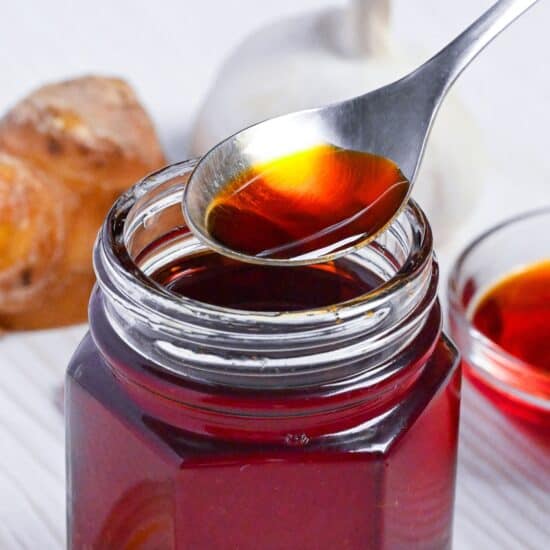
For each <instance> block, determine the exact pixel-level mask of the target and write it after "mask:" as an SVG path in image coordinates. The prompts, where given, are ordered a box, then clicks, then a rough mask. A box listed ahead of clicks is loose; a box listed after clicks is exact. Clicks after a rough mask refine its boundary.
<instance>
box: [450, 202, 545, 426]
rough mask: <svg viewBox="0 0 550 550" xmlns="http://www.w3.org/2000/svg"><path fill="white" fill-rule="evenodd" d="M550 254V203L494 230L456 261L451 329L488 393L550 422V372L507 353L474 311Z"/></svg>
mask: <svg viewBox="0 0 550 550" xmlns="http://www.w3.org/2000/svg"><path fill="white" fill-rule="evenodd" d="M549 259H550V207H546V208H543V209H540V210H536V211H532V212H528V213H526V214H523V215H520V216H518V217H515V218H512V219H510V220H508V221H505V222H504V223H501V224H500V225H497V226H496V227H493V228H492V229H489V230H488V231H486V232H485V233H483V234H482V235H481V236H479V237H478V238H477V239H476V240H474V242H472V243H471V244H470V245H469V246H468V247H467V248H466V249H465V250H464V252H462V254H461V255H460V256H459V258H458V260H457V261H456V263H455V265H454V267H453V269H452V271H451V277H450V279H449V289H448V299H449V321H450V329H451V334H452V335H453V337H454V340H455V343H456V344H457V346H458V348H459V349H460V351H461V353H462V359H463V367H464V373H465V375H466V376H467V378H468V379H469V380H470V381H471V382H472V383H473V384H474V386H475V387H477V389H478V390H480V391H481V392H482V393H483V394H484V395H485V396H487V397H488V398H490V399H491V400H492V401H493V402H494V403H496V404H497V405H498V406H499V408H501V409H502V410H504V411H505V412H507V413H509V414H513V415H514V416H515V417H519V418H522V419H524V420H527V421H530V422H533V421H534V422H536V423H537V424H540V423H542V424H545V425H546V424H550V371H546V372H545V371H544V369H541V368H540V367H535V366H533V365H530V364H528V363H526V362H525V361H522V360H521V359H519V358H517V357H514V356H513V355H510V354H509V353H507V352H506V351H505V350H504V349H503V348H501V347H500V346H499V345H497V344H496V343H494V342H493V341H491V340H490V339H488V338H487V337H486V336H484V335H483V334H482V333H481V332H479V331H478V330H477V329H476V328H475V327H474V326H473V324H472V315H473V313H474V311H475V308H476V306H477V304H478V303H479V299H480V298H481V297H482V296H483V295H484V294H485V292H486V291H487V290H489V289H490V288H491V287H492V286H493V285H494V284H495V283H497V282H498V281H499V280H501V279H502V278H503V277H505V276H506V275H509V274H510V273H512V272H514V271H518V270H520V269H521V268H523V267H526V266H528V265H530V264H534V263H537V262H541V261H544V260H549Z"/></svg>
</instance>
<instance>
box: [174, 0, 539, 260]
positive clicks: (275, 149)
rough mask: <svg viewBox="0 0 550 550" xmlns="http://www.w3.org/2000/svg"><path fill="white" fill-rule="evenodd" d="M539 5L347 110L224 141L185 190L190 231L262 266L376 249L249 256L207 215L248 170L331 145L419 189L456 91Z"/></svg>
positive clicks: (511, 13) (490, 22)
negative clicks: (476, 63)
mask: <svg viewBox="0 0 550 550" xmlns="http://www.w3.org/2000/svg"><path fill="white" fill-rule="evenodd" d="M537 1H538V0H500V1H498V2H496V3H495V4H494V5H493V6H492V7H491V8H490V9H489V10H488V11H486V12H485V13H484V14H483V15H482V16H481V17H480V18H479V19H478V20H477V21H475V22H474V23H473V24H472V25H471V26H470V27H468V28H467V29H466V30H465V31H464V32H463V33H462V34H461V35H459V36H458V37H457V38H455V40H453V41H452V42H451V43H450V44H449V45H448V46H446V47H445V48H444V49H443V50H441V51H440V52H439V53H438V54H436V55H435V56H434V57H432V58H431V59H430V60H429V61H427V62H426V63H424V65H422V66H421V67H419V68H418V69H416V70H415V71H414V72H412V73H410V74H409V75H407V76H405V77H404V78H402V79H400V80H398V81H397V82H394V83H392V84H389V85H387V86H384V87H383V88H379V89H377V90H374V91H373V92H369V93H367V94H365V95H361V96H359V97H355V98H353V99H350V100H346V101H342V102H340V103H335V104H332V105H328V106H326V107H320V108H317V109H310V110H305V111H298V112H295V113H291V114H288V115H284V116H280V117H276V118H273V119H270V120H267V121H265V122H261V123H259V124H255V125H254V126H251V127H249V128H246V129H245V130H242V131H240V132H238V133H237V134H235V135H233V136H231V137H229V138H227V139H226V140H224V141H222V142H221V143H219V144H218V145H216V146H215V147H214V148H213V149H211V150H210V151H209V152H208V153H207V154H206V155H205V156H204V157H203V158H202V159H201V160H200V162H199V163H198V165H197V167H196V168H195V170H194V172H193V173H192V175H191V178H190V180H189V182H188V184H187V186H186V188H185V193H184V198H183V209H184V214H185V217H186V220H187V224H188V225H189V227H190V229H191V230H192V231H193V232H194V233H195V235H197V237H198V238H199V239H200V240H201V241H202V242H204V243H205V244H207V245H208V246H209V247H210V248H212V249H214V250H215V251H217V252H219V253H221V254H224V255H226V256H229V257H232V258H235V259H238V260H241V261H245V262H250V263H260V264H278V265H291V264H292V265H297V264H310V263H316V262H323V261H328V260H331V259H334V258H336V257H338V256H341V255H343V254H347V253H349V252H350V251H351V250H353V249H355V248H358V247H359V246H363V245H365V244H366V243H367V242H370V241H371V240H373V239H374V238H376V236H377V234H379V233H380V231H379V232H378V233H376V234H365V235H361V236H360V237H359V238H358V239H355V240H353V242H352V244H351V245H350V246H349V247H347V248H346V247H344V248H339V249H338V250H337V251H335V250H331V249H330V248H329V249H323V250H321V251H318V250H315V251H312V252H310V253H307V254H303V255H300V256H297V257H292V258H271V257H265V256H249V255H246V254H242V253H240V252H239V251H236V250H232V249H230V248H228V247H226V246H224V245H223V244H222V243H220V242H217V241H216V240H214V239H213V238H212V236H211V235H210V234H209V232H208V230H207V227H206V215H207V210H208V207H209V205H210V203H211V201H212V200H213V198H214V197H215V196H216V195H217V194H218V192H219V191H220V190H221V189H222V188H223V187H224V186H225V185H226V184H227V183H228V182H229V181H231V180H232V179H233V178H234V177H235V176H237V175H239V174H241V173H242V172H243V171H245V170H246V169H247V168H249V167H251V166H253V165H256V164H258V163H261V162H266V161H269V160H273V159H276V158H280V157H282V156H285V155H288V154H291V153H293V152H298V151H303V150H305V149H308V148H310V147H313V146H315V145H319V144H324V143H328V144H332V145H336V146H337V147H341V148H344V149H352V150H356V151H361V152H368V153H372V154H375V155H379V156H382V157H386V158H388V159H391V160H392V161H393V162H395V163H396V164H397V165H398V166H399V167H400V169H401V171H402V173H403V174H404V175H405V177H406V178H407V179H408V180H409V182H410V184H411V188H412V184H413V183H414V181H415V177H416V174H417V172H418V168H419V165H420V161H421V159H422V155H423V152H424V148H425V145H426V141H427V139H428V135H429V132H430V128H431V126H432V123H433V121H434V118H435V115H436V113H437V111H438V108H439V106H440V105H441V103H442V101H443V99H444V97H445V95H446V93H447V91H448V90H449V88H450V87H451V85H452V84H453V83H454V82H455V80H456V79H457V78H458V76H459V75H460V74H461V73H462V71H463V70H464V69H465V68H466V67H467V66H468V65H469V64H470V62H471V61H472V60H473V59H474V58H475V57H476V56H477V54H478V53H479V52H480V51H481V50H483V48H485V46H487V44H489V42H491V41H492V40H493V39H494V38H495V37H496V36H497V35H498V34H499V33H500V32H501V31H502V30H504V29H505V28H506V27H507V26H508V25H510V23H512V22H513V21H514V20H515V19H516V18H517V17H519V16H520V15H521V14H522V13H524V12H525V11H526V10H527V9H528V8H530V7H531V6H532V5H534V4H535V3H536V2H537ZM409 193H410V190H409ZM407 198H408V197H407ZM405 202H406V200H405V201H404V202H403V204H402V205H401V206H404V204H405ZM400 210H401V209H400V208H399V209H397V210H396V212H395V215H394V216H393V218H394V217H395V216H397V215H398V214H399V212H400ZM393 218H392V219H393ZM392 219H389V220H388V224H386V225H385V226H384V227H383V228H382V229H381V231H382V230H383V229H385V228H386V227H387V226H388V225H389V223H390V222H391V221H392Z"/></svg>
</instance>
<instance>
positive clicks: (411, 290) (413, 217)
mask: <svg viewBox="0 0 550 550" xmlns="http://www.w3.org/2000/svg"><path fill="white" fill-rule="evenodd" d="M197 162H198V161H197V160H190V161H184V162H180V163H177V164H174V165H171V166H168V167H166V168H164V169H162V170H159V171H158V172H155V173H153V174H151V175H150V176H147V177H146V178H144V179H143V180H141V181H140V182H138V183H137V184H136V185H135V186H134V187H132V188H131V189H130V190H128V191H127V192H126V193H124V194H123V195H122V196H121V197H120V198H119V199H118V200H117V201H116V203H115V204H114V206H113V208H112V209H111V211H110V213H109V214H108V217H107V219H106V221H105V223H104V225H103V228H102V230H101V232H100V234H99V237H98V241H97V243H96V247H95V250H94V265H95V269H96V274H97V278H98V284H99V287H100V288H101V290H102V294H103V295H104V301H105V308H106V310H107V314H108V318H109V322H110V323H111V324H112V325H113V326H114V327H115V329H116V331H117V333H118V334H119V336H121V338H122V339H123V340H125V341H126V343H128V344H129V345H132V347H133V348H134V349H136V348H140V352H142V353H144V354H146V355H148V356H151V355H155V356H158V355H159V354H160V355H162V356H163V359H164V362H165V363H166V361H167V360H168V359H170V360H169V361H168V362H170V363H171V364H172V367H173V368H172V370H174V369H175V370H178V367H177V366H176V365H177V364H179V365H182V364H183V363H185V364H186V365H187V364H192V363H193V364H197V363H200V364H201V365H202V367H204V368H206V365H207V364H208V365H209V368H210V369H214V370H215V371H216V372H217V373H218V374H219V373H220V372H221V371H222V370H224V369H225V370H232V369H231V367H230V363H231V362H233V364H234V365H235V366H236V368H237V370H240V371H243V370H244V371H247V372H248V373H250V374H252V373H255V374H254V376H259V377H260V378H263V377H265V375H266V373H271V374H273V375H275V374H277V372H282V373H283V375H284V376H286V374H287V373H288V372H289V371H290V370H292V369H293V372H294V373H295V374H296V373H298V374H299V373H302V374H305V373H306V371H307V372H308V373H309V375H311V374H312V373H313V371H314V370H316V369H317V368H319V369H320V370H322V371H326V370H330V369H331V365H333V364H334V363H338V362H341V361H343V360H344V359H346V360H347V361H348V362H353V361H354V360H355V359H357V358H358V357H359V355H363V354H364V352H365V350H366V348H369V349H368V351H369V352H370V353H371V355H373V356H374V355H378V356H381V355H383V353H382V352H383V349H384V347H385V348H386V351H387V353H386V356H387V354H388V353H391V352H392V350H394V351H395V352H397V350H398V349H402V348H403V347H404V346H405V344H406V343H407V342H409V341H410V339H411V338H413V337H414V335H415V334H417V333H418V331H419V330H420V328H421V326H422V325H423V322H424V321H425V319H426V317H427V315H428V314H429V312H430V311H431V308H432V306H433V303H434V301H435V300H436V295H437V268H434V265H435V264H434V260H433V253H432V234H431V229H430V227H429V224H428V222H427V220H426V218H425V215H424V213H423V212H422V210H421V209H420V208H419V207H418V205H417V204H416V203H415V202H414V201H412V200H411V201H409V203H408V205H407V206H406V208H405V209H404V210H403V212H402V213H401V215H400V216H399V217H398V218H397V219H396V221H395V222H394V223H393V224H392V225H391V227H390V228H389V229H388V230H387V231H386V232H384V233H383V234H382V235H380V236H379V237H378V238H377V239H376V240H375V241H374V242H373V243H371V244H370V245H368V246H366V247H364V248H363V249H360V250H358V251H355V252H352V253H351V254H350V257H351V258H353V259H354V261H356V262H357V263H358V265H361V266H363V267H365V268H369V269H375V268H376V269H377V270H378V274H379V275H380V276H381V277H382V279H383V282H382V284H381V285H380V286H378V287H376V288H374V289H373V290H371V291H369V292H366V293H364V294H362V295H360V296H357V297H355V298H353V299H351V300H348V301H345V302H340V303H336V304H332V305H330V306H325V307H317V308H313V309H304V310H298V311H247V310H241V309H232V308H228V307H223V306H217V305H212V304H208V303H204V302H199V301H197V300H194V299H191V298H188V297H185V296H181V295H178V294H175V293H172V292H170V291H169V290H167V289H166V288H164V287H162V286H161V285H159V284H158V283H156V282H155V281H153V279H151V278H150V277H149V276H148V275H147V274H146V272H145V271H144V269H142V267H143V266H140V265H138V257H139V256H140V254H141V253H142V252H143V250H145V249H146V248H147V245H149V244H150V240H151V235H150V234H149V233H151V231H152V234H154V235H156V233H155V229H154V228H155V225H156V224H157V222H159V221H161V222H162V223H164V222H166V220H169V224H172V225H173V226H179V227H181V226H182V224H184V223H185V222H184V220H183V214H182V211H181V198H182V196H183V189H184V186H185V183H186V181H187V179H188V178H189V175H190V173H191V172H192V170H193V168H194V167H195V166H196V164H197ZM162 223H159V225H162ZM151 228H153V229H151ZM196 246H200V243H199V242H198V241H196ZM164 253H165V256H167V257H168V256H170V254H175V253H177V246H176V247H170V246H167V247H166V248H165V250H164ZM145 331H149V332H150V331H153V332H154V333H155V334H156V338H155V339H154V341H153V342H148V345H147V346H145V347H146V348H147V347H148V348H149V349H144V346H143V345H141V344H140V345H139V346H138V345H137V343H136V342H137V340H143V339H145V340H151V339H150V338H145ZM131 332H133V333H134V334H130V333H131ZM139 332H141V334H137V333H139ZM281 347H285V350H284V351H282V350H281V349H280V348H281ZM153 348H154V349H153ZM336 348H338V349H336ZM327 354H328V355H327ZM157 360H160V359H159V357H157ZM327 361H329V363H330V364H326V363H327ZM379 362H380V361H378V362H377V364H379ZM268 363H269V364H268ZM320 363H323V367H322V368H321V366H320ZM298 378H299V377H298Z"/></svg>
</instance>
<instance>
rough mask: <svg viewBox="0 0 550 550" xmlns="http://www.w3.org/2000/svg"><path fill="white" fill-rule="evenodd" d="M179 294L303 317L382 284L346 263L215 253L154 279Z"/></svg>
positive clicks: (173, 267) (186, 261)
mask: <svg viewBox="0 0 550 550" xmlns="http://www.w3.org/2000/svg"><path fill="white" fill-rule="evenodd" d="M151 278H152V279H153V280H155V281H157V282H158V283H159V284H161V285H162V286H164V287H165V288H167V289H168V290H170V292H173V293H175V294H179V295H181V296H186V297H188V298H192V299H193V300H198V301H200V302H204V303H207V304H213V305H217V306H221V307H229V308H235V309H242V310H247V311H300V310H306V309H313V308H320V307H327V306H331V305H333V304H337V303H340V302H345V301H347V300H352V299H353V298H356V297H357V296H360V295H361V294H365V293H366V292H368V291H369V290H372V289H373V288H375V287H377V286H378V285H379V284H380V283H381V279H380V278H379V277H376V276H375V275H374V274H373V273H370V272H357V271H354V270H353V264H351V263H350V262H347V261H346V260H345V258H344V259H340V260H337V261H335V262H328V263H325V264H319V265H307V266H294V267H283V266H281V267H279V266H277V267H272V266H263V265H254V264H246V263H243V262H238V261H235V260H231V259H229V258H226V257H224V256H220V255H219V254H215V253H205V254H200V255H197V256H196V257H192V258H184V259H182V260H177V261H175V262H173V263H172V264H169V265H167V266H165V267H163V268H162V269H161V270H159V271H156V272H154V273H152V274H151Z"/></svg>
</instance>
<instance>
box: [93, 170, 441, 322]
mask: <svg viewBox="0 0 550 550" xmlns="http://www.w3.org/2000/svg"><path fill="white" fill-rule="evenodd" d="M198 160H199V159H191V160H185V161H181V162H177V163H174V164H171V165H168V166H166V167H164V168H161V169H160V170H157V171H155V172H153V173H151V174H149V175H148V176H146V177H145V178H143V179H142V180H140V181H139V182H138V183H137V184H136V185H134V186H133V187H131V188H130V189H129V190H128V191H126V192H125V193H124V194H122V195H121V196H120V197H119V198H118V199H117V201H116V202H115V203H114V205H113V207H112V208H111V210H110V212H109V214H108V216H107V219H106V221H105V223H104V225H103V227H102V229H101V231H100V235H99V238H98V244H97V246H96V252H97V248H99V247H100V246H101V243H104V245H105V246H103V247H102V248H103V250H102V251H103V252H105V253H106V254H107V259H108V260H109V262H110V263H112V264H113V265H115V266H117V267H118V268H119V269H121V270H128V269H129V270H130V273H131V274H132V275H133V276H134V278H132V279H129V280H128V282H129V284H130V285H131V286H132V287H134V288H139V289H140V290H146V291H147V292H152V293H153V294H156V295H157V296H160V297H162V298H168V299H169V300H171V301H173V302H175V303H179V304H185V305H188V306H190V305H192V306H194V307H197V308H200V309H203V310H205V311H214V312H217V313H227V314H232V315H235V314H236V315H241V314H242V313H243V312H244V313H246V314H247V315H250V314H253V315H255V316H259V317H264V316H265V317H266V318H267V319H273V318H274V317H275V318H276V319H277V320H281V318H283V319H284V318H289V319H295V318H296V317H300V316H307V317H308V318H310V319H311V317H312V316H313V317H315V316H323V315H326V313H327V311H330V310H333V309H334V308H335V307H338V308H339V309H346V308H348V307H353V306H355V305H357V304H360V303H363V302H365V301H367V300H369V301H375V300H377V301H378V300H383V299H386V298H387V297H389V296H391V295H394V294H395V293H397V292H399V291H400V290H402V289H404V288H405V287H407V285H408V284H409V283H410V282H411V281H412V280H413V279H414V278H415V277H417V276H418V274H419V272H420V271H421V270H422V268H423V267H424V266H425V264H426V263H427V262H428V261H430V259H431V256H432V250H433V237H432V232H431V228H430V226H429V223H428V221H427V219H426V216H425V214H424V212H423V211H422V209H421V208H420V207H419V206H418V204H417V203H416V201H414V200H413V199H409V201H408V204H407V206H406V207H405V211H406V212H408V213H410V214H411V215H412V217H413V218H414V219H415V220H416V221H417V222H418V224H419V228H421V231H419V232H416V233H415V240H414V243H413V247H412V249H411V251H410V253H409V255H408V257H407V260H406V262H405V263H404V264H403V265H402V266H401V267H400V269H399V270H398V272H397V273H396V274H395V275H394V276H393V277H392V278H391V279H389V280H387V281H384V282H382V284H380V285H379V286H377V287H376V288H373V289H371V290H369V291H367V292H365V293H363V294H361V295H359V296H357V297H355V298H352V299H350V300H346V301H344V302H339V303H336V304H332V305H331V306H321V307H316V308H311V309H303V310H298V311H284V312H273V311H254V312H251V311H248V310H242V309H235V308H229V307H224V306H217V305H213V304H208V303H206V302H200V301H198V300H194V299H192V298H188V297H185V296H181V295H179V294H174V293H172V292H170V291H168V290H166V289H165V288H163V287H162V286H161V285H158V284H157V283H155V282H154V281H153V280H152V279H151V278H149V277H148V276H147V275H145V274H144V273H143V272H142V271H141V269H140V268H139V267H138V266H137V264H136V263H135V261H134V259H133V258H132V257H131V256H130V254H128V251H127V249H126V247H125V244H124V243H123V242H121V237H123V239H126V238H127V227H126V226H125V224H126V220H127V217H128V214H129V211H130V209H131V208H132V206H133V205H134V204H135V202H136V201H137V200H138V199H140V198H141V197H143V195H144V194H145V193H147V191H148V190H149V189H150V188H151V187H153V186H155V185H157V184H158V180H159V178H164V177H166V176H169V175H170V173H171V172H172V171H178V170H180V169H194V168H195V166H196V164H197V163H198ZM121 229H122V232H121Z"/></svg>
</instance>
